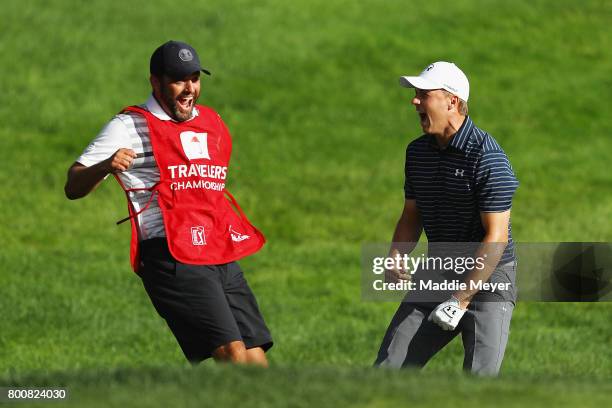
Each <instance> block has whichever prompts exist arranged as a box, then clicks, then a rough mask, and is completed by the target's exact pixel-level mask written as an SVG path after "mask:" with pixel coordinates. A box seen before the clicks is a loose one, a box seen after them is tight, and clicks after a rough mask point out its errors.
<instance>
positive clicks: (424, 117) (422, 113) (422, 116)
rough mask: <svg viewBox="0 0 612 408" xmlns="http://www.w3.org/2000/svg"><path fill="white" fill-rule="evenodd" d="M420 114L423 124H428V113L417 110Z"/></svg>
mask: <svg viewBox="0 0 612 408" xmlns="http://www.w3.org/2000/svg"><path fill="white" fill-rule="evenodd" d="M417 113H418V114H419V119H420V120H421V125H423V126H424V125H426V124H427V122H428V120H427V114H426V113H424V112H417Z"/></svg>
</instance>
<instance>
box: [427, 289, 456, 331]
mask: <svg viewBox="0 0 612 408" xmlns="http://www.w3.org/2000/svg"><path fill="white" fill-rule="evenodd" d="M464 313H465V310H463V309H461V307H459V300H457V299H456V298H455V297H454V296H451V298H450V299H449V300H447V301H446V302H442V303H440V304H439V305H438V307H436V308H435V309H434V310H433V312H431V313H430V315H429V317H428V318H427V320H429V321H430V322H434V323H435V324H437V325H438V326H440V327H441V328H442V329H443V330H455V328H456V327H457V325H458V324H459V321H460V320H461V318H462V317H463V314H464Z"/></svg>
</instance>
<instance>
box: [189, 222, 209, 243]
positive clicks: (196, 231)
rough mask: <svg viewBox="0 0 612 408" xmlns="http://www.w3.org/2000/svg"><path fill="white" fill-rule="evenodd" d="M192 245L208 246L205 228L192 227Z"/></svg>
mask: <svg viewBox="0 0 612 408" xmlns="http://www.w3.org/2000/svg"><path fill="white" fill-rule="evenodd" d="M191 243H192V244H193V245H196V246H201V245H206V234H205V233H204V227H203V226H201V225H199V226H197V227H191Z"/></svg>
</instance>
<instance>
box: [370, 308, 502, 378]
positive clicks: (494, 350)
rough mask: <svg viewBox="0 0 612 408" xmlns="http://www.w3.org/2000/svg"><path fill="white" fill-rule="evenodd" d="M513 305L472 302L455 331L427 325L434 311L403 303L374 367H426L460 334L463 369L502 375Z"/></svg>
mask: <svg viewBox="0 0 612 408" xmlns="http://www.w3.org/2000/svg"><path fill="white" fill-rule="evenodd" d="M513 309H514V304H513V303H512V302H506V301H499V302H477V301H475V302H472V303H470V305H469V307H468V310H467V311H466V312H465V314H464V315H463V318H462V319H461V321H460V322H459V325H458V326H457V328H456V329H455V330H453V331H446V330H442V329H441V328H440V327H439V326H438V325H437V324H435V323H433V322H429V321H427V317H428V316H429V314H430V313H431V311H432V309H430V308H426V307H423V306H420V305H415V304H412V303H402V304H401V305H400V307H399V309H398V310H397V312H396V313H395V316H393V319H392V320H391V324H390V325H389V328H388V329H387V333H386V334H385V337H384V339H383V342H382V344H381V346H380V351H379V352H378V358H377V359H376V362H375V363H374V365H375V366H383V367H385V366H386V367H394V368H401V367H410V366H412V367H423V366H425V364H427V362H428V361H429V359H431V358H432V357H433V356H434V355H435V354H436V353H437V352H438V351H440V350H441V349H442V347H444V346H446V345H447V344H448V343H449V342H450V341H451V340H452V339H453V338H455V336H457V335H458V334H459V333H461V337H462V340H463V348H464V350H465V356H464V359H463V368H464V369H465V370H467V371H470V372H472V373H473V374H477V375H490V376H495V375H497V374H498V373H499V369H500V367H501V363H502V360H503V358H504V351H505V350H506V344H507V343H508V333H509V331H510V319H511V318H512V311H513Z"/></svg>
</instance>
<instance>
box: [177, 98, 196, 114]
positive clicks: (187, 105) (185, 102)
mask: <svg viewBox="0 0 612 408" xmlns="http://www.w3.org/2000/svg"><path fill="white" fill-rule="evenodd" d="M176 102H177V105H178V106H179V107H180V108H181V110H183V111H188V110H190V109H191V108H192V107H193V96H191V95H189V96H180V97H178V98H177V99H176Z"/></svg>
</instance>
